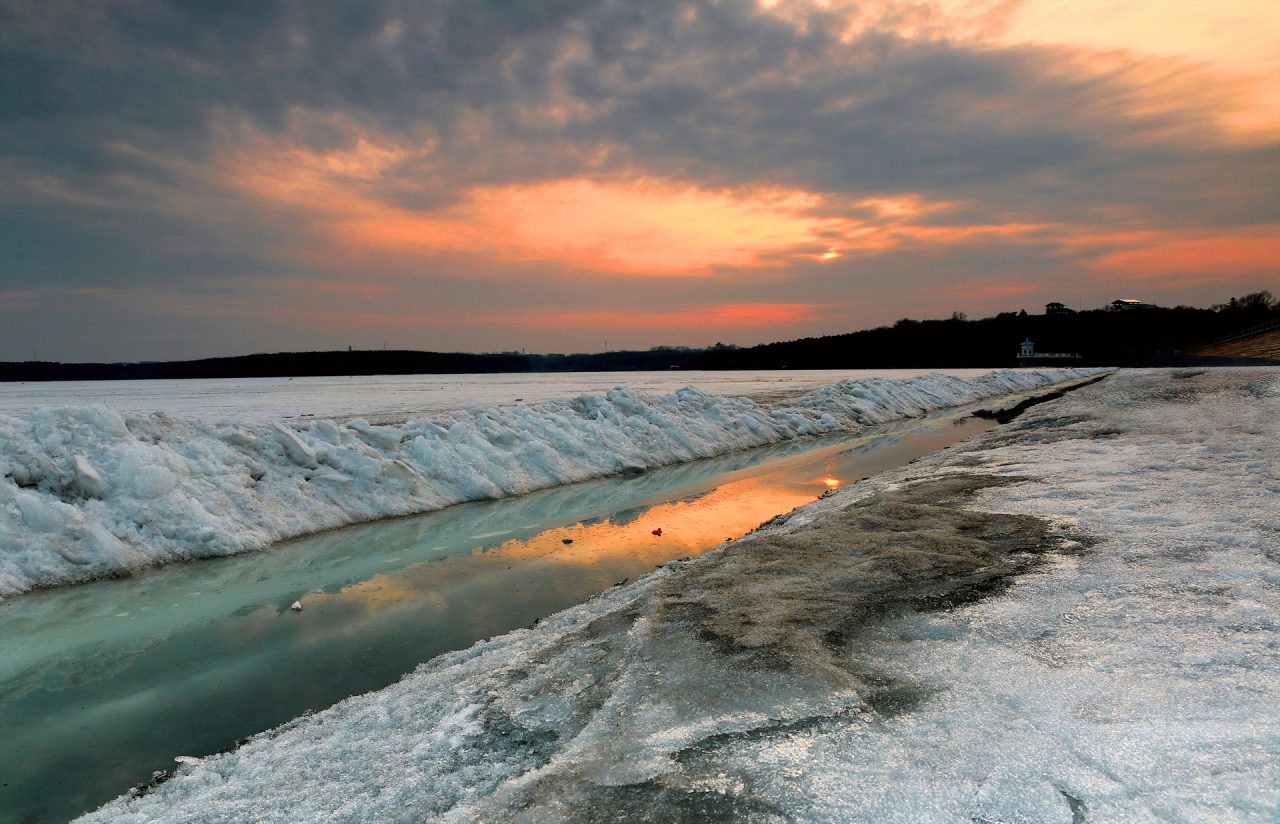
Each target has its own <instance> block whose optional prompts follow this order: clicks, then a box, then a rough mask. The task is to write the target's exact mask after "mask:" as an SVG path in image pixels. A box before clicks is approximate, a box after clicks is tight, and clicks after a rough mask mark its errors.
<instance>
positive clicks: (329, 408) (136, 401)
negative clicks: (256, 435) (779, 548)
mask: <svg viewBox="0 0 1280 824" xmlns="http://www.w3.org/2000/svg"><path fill="white" fill-rule="evenodd" d="M938 371H940V372H942V373H943V374H947V375H956V376H958V377H963V378H972V377H977V376H979V375H983V374H986V373H988V372H989V371H990V370H989V369H945V370H931V369H832V370H822V369H812V370H795V371H792V370H782V371H776V370H752V371H741V372H697V371H690V372H681V371H674V372H553V373H509V374H498V375H372V376H361V377H321V378H227V379H210V380H173V381H47V382H32V383H25V382H24V383H0V413H5V414H9V415H20V414H23V413H26V412H30V411H31V410H33V409H35V408H36V407H38V406H65V405H79V404H90V403H105V404H107V405H108V406H112V407H114V408H115V409H117V410H119V411H121V412H137V413H144V414H146V413H151V412H156V411H161V412H165V413H166V414H168V415H172V416H182V417H195V418H201V419H203V420H207V421H213V422H215V423H221V422H229V421H238V422H260V421H268V420H274V419H285V418H298V417H304V416H306V417H310V416H314V417H317V418H333V419H345V418H352V417H363V418H367V419H368V420H369V421H370V422H372V423H375V424H385V423H398V422H400V421H404V420H407V419H409V418H410V417H415V416H422V415H430V414H434V413H442V412H449V411H452V410H454V409H462V408H465V407H466V406H467V405H468V404H472V403H475V404H479V405H481V406H486V407H490V406H496V407H503V406H511V405H512V404H514V403H515V402H516V401H518V400H522V401H524V402H526V403H537V402H538V401H546V400H551V399H553V398H563V397H566V396H572V395H576V394H577V393H579V392H602V391H604V390H607V389H612V388H613V387H615V386H618V385H620V384H621V385H624V386H628V387H630V388H632V389H637V390H640V391H643V392H661V393H667V392H672V391H674V390H676V389H679V388H681V387H684V386H696V387H698V388H699V389H702V390H704V391H707V392H710V393H712V394H715V395H728V396H743V397H749V398H751V399H753V400H755V401H756V402H757V403H762V404H764V403H771V402H773V401H776V400H781V399H783V398H788V397H792V396H794V395H800V394H803V393H805V392H809V391H811V390H813V389H816V388H818V387H820V386H825V385H826V384H830V383H836V382H837V381H842V380H851V379H857V378H865V377H888V378H898V379H904V378H911V377H915V376H916V375H924V374H928V373H929V372H938Z"/></svg>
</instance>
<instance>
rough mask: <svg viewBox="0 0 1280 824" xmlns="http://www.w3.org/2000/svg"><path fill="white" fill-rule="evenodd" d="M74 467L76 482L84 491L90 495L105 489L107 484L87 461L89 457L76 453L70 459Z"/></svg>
mask: <svg viewBox="0 0 1280 824" xmlns="http://www.w3.org/2000/svg"><path fill="white" fill-rule="evenodd" d="M71 462H72V463H73V464H75V468H76V483H78V484H79V485H80V488H81V489H83V490H84V491H85V492H86V493H88V494H90V495H101V494H102V493H103V492H106V491H107V484H106V482H105V481H103V480H102V476H101V475H99V474H98V470H96V469H94V468H93V464H91V463H89V459H88V458H86V457H85V456H83V455H76V456H75V457H74V458H72V459H71Z"/></svg>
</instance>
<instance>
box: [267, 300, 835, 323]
mask: <svg viewBox="0 0 1280 824" xmlns="http://www.w3.org/2000/svg"><path fill="white" fill-rule="evenodd" d="M818 308H820V307H819V306H818V305H817V304H811V303H727V304H720V305H716V306H699V307H694V308H689V309H679V310H674V311H670V312H653V311H622V310H612V309H605V310H598V309H583V310H581V311H554V312H547V311H535V312H520V313H515V312H512V313H508V314H501V315H495V314H476V315H465V316H463V315H459V316H441V315H433V314H430V313H427V312H387V313H378V312H341V311H337V312H335V311H318V310H309V309H298V308H295V307H291V306H288V307H278V308H275V309H273V310H272V311H273V312H274V313H275V314H276V315H278V316H282V317H290V318H298V319H301V320H306V321H308V322H312V323H324V324H327V325H331V326H340V327H346V328H393V327H398V328H406V327H407V328H413V327H423V326H468V325H486V326H491V327H496V326H502V327H509V328H525V329H538V328H543V329H547V328H571V329H738V328H743V327H761V326H780V325H783V324H788V323H797V322H801V321H809V320H814V319H816V318H817V314H816V310H817V309H818Z"/></svg>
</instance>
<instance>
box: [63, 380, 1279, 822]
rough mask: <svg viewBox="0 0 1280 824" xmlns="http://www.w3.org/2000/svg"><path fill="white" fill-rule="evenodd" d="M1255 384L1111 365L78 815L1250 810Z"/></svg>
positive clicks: (1262, 476)
mask: <svg viewBox="0 0 1280 824" xmlns="http://www.w3.org/2000/svg"><path fill="white" fill-rule="evenodd" d="M1278 410H1280V373H1277V371H1276V370H1256V369H1254V370H1233V369H1222V370H1213V371H1196V370H1163V371H1159V372H1143V373H1135V372H1121V373H1118V374H1117V375H1115V376H1113V377H1112V378H1111V379H1109V380H1107V381H1104V382H1102V383H1100V384H1095V385H1094V386H1092V387H1087V388H1085V389H1083V390H1081V391H1079V392H1076V393H1073V394H1072V395H1069V396H1066V397H1064V398H1061V399H1058V400H1057V401H1053V402H1050V403H1045V404H1041V405H1038V406H1035V407H1033V408H1032V409H1029V410H1028V411H1027V412H1026V413H1024V415H1023V416H1022V417H1021V418H1019V419H1017V421H1015V422H1013V423H1011V424H1008V425H1006V426H1002V427H999V428H997V429H994V430H991V431H990V432H988V433H985V434H984V435H982V436H979V437H978V438H977V439H975V441H973V442H965V443H964V444H960V445H958V446H957V447H952V448H950V449H947V450H944V451H942V452H940V453H935V454H934V455H932V456H930V457H928V458H926V459H924V460H922V461H920V462H918V463H915V464H912V465H910V466H908V467H904V468H902V469H900V470H893V471H890V472H888V473H885V474H883V475H879V476H875V477H874V478H871V479H868V480H866V481H863V482H861V483H859V484H856V485H853V486H850V487H847V488H846V489H843V490H841V491H839V492H837V493H836V494H834V495H831V496H828V497H825V498H823V499H821V500H819V501H817V502H815V503H813V504H810V505H808V506H805V507H802V508H800V509H798V510H795V511H794V512H793V513H792V514H791V515H790V516H789V517H787V518H785V519H775V520H774V521H773V522H771V523H770V524H768V525H766V526H764V528H762V529H760V530H759V531H757V532H755V533H753V534H752V535H750V536H748V537H746V538H744V539H741V540H739V541H735V542H734V543H732V544H729V545H727V546H724V547H721V548H718V549H716V550H712V551H711V552H709V553H707V554H705V555H703V556H700V557H699V558H697V559H694V560H691V561H688V562H684V563H680V562H673V563H670V564H666V565H664V567H663V568H662V569H661V570H659V571H657V572H656V573H654V574H652V575H650V576H647V577H645V578H643V579H641V580H640V581H637V582H635V583H633V584H630V585H628V586H626V587H621V588H616V589H614V590H610V591H608V592H606V593H604V594H602V595H600V596H598V597H597V598H595V599H593V600H592V601H590V602H588V603H587V604H584V605H582V606H580V607H575V608H573V609H570V610H567V611H565V612H563V613H559V614H557V615H555V616H552V617H551V618H550V619H547V620H545V621H543V622H541V623H539V624H538V625H537V627H536V628H534V629H532V630H519V631H516V632H513V633H510V634H508V635H506V636H502V637H499V638H495V639H491V640H490V641H488V642H481V643H479V644H477V645H475V646H474V647H472V648H470V649H468V650H464V651H461V652H458V653H451V654H448V655H445V656H441V657H439V658H437V659H433V660H432V661H430V662H428V663H426V664H424V665H422V666H421V667H419V668H418V669H417V670H416V671H415V672H414V673H413V674H411V675H409V676H406V678H405V679H403V680H402V681H400V682H399V683H397V684H395V685H393V686H392V687H389V688H387V689H385V690H382V691H379V692H377V693H371V694H369V695H365V696H359V697H356V698H353V699H349V700H348V701H345V702H343V703H341V704H339V705H337V706H335V707H333V708H331V709H329V710H326V711H324V712H321V713H318V714H316V715H314V716H308V717H304V718H300V719H297V720H295V721H294V722H291V723H290V724H287V725H285V726H283V727H281V728H278V729H276V730H273V731H270V732H267V733H263V734H261V735H259V736H255V737H254V738H253V739H252V740H251V741H250V742H249V743H247V744H246V745H245V746H243V747H241V748H240V749H238V750H236V751H234V752H231V753H227V754H224V755H219V756H214V757H210V758H206V759H199V760H196V759H189V760H187V763H184V764H183V765H181V766H180V767H179V769H178V771H177V775H176V776H175V777H174V778H172V779H171V780H168V781H166V782H164V783H162V784H159V785H157V786H155V787H153V788H151V789H150V790H149V791H147V792H146V793H145V794H136V793H135V794H134V795H135V797H133V798H128V797H126V798H122V799H119V800H117V801H115V802H113V803H112V804H110V805H108V806H107V807H105V808H103V810H101V811H99V812H98V813H95V814H91V815H90V816H87V817H86V818H85V819H83V820H85V821H105V820H113V821H142V820H148V821H165V820H174V821H176V820H184V821H187V820H199V821H223V820H228V821H229V820H233V819H234V818H235V816H236V815H240V814H251V815H252V816H253V817H256V818H257V819H258V820H281V821H283V820H286V819H289V818H294V819H296V817H297V816H303V817H312V818H319V817H325V816H334V815H336V816H338V817H340V818H343V819H344V820H421V819H423V818H430V819H432V820H441V821H472V820H485V821H538V820H567V821H588V820H599V815H601V814H603V812H602V811H607V812H608V813H609V814H610V815H611V816H612V817H613V818H612V819H611V820H620V821H621V820H648V819H649V818H652V817H653V816H655V815H656V816H658V818H665V819H666V820H681V819H689V818H697V817H699V816H702V817H706V816H718V817H722V818H723V817H729V818H734V819H742V820H760V821H772V820H788V819H798V820H807V821H835V820H843V821H912V820H914V821H918V820H922V819H927V820H936V821H970V820H973V819H975V818H981V819H983V820H1009V819H1010V818H1013V819H1024V818H1030V819H1034V820H1058V819H1061V820H1072V819H1076V820H1078V816H1080V815H1087V816H1088V819H1087V820H1092V819H1094V818H1095V817H1097V820H1109V821H1136V820H1145V819H1146V817H1149V816H1150V815H1152V814H1153V813H1154V811H1156V810H1163V811H1165V814H1166V815H1172V816H1174V817H1178V816H1181V817H1196V816H1200V817H1203V816H1212V817H1214V818H1215V820H1230V821H1252V820H1263V817H1265V816H1266V815H1267V812H1266V811H1267V810H1272V811H1274V809H1275V803H1276V800H1277V799H1276V791H1275V778H1276V772H1277V769H1276V764H1277V763H1278V762H1280V759H1278V758H1277V756H1278V755H1280V753H1278V752H1277V751H1276V746H1275V741H1276V740H1277V733H1278V732H1280V723H1278V722H1277V721H1276V719H1275V718H1274V712H1273V707H1272V706H1271V699H1270V698H1269V696H1272V695H1274V694H1276V693H1277V692H1278V691H1280V663H1278V662H1277V661H1276V660H1275V657H1274V655H1273V654H1269V653H1268V652H1267V650H1269V649H1274V646H1275V643H1276V641H1277V638H1278V637H1280V624H1278V623H1277V622H1276V620H1275V618H1274V616H1275V615H1276V614H1280V586H1277V581H1276V580H1275V572H1274V564H1275V544H1274V531H1273V530H1274V517H1273V514H1271V515H1268V512H1270V511H1271V510H1270V509H1269V504H1272V503H1274V500H1275V498H1274V496H1275V494H1277V493H1280V478H1277V477H1276V476H1275V467H1276V466H1280V454H1277V453H1278V452H1280V447H1277V445H1276V444H1275V442H1274V437H1273V435H1274V421H1275V420H1276V419H1277V417H1276V416H1277V412H1278ZM1269 523H1270V524H1271V528H1270V531H1269V529H1268V524H1269ZM339 775H341V778H340V779H339V778H338V776H339ZM250 811H252V812H251V813H250ZM655 820H656V819H655Z"/></svg>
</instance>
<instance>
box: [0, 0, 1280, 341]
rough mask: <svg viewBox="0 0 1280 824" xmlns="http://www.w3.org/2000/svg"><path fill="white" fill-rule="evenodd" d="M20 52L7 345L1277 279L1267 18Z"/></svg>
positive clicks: (70, 37) (907, 13)
mask: <svg viewBox="0 0 1280 824" xmlns="http://www.w3.org/2000/svg"><path fill="white" fill-rule="evenodd" d="M0 61H2V62H0V80H2V82H3V87H2V89H0V360H25V359H28V358H31V357H32V356H33V354H34V355H35V356H37V357H39V358H40V359H44V360H64V361H77V360H93V361H122V360H168V359H176V358H190V357H205V356H215V355H236V354H247V353H251V352H263V351H280V350H311V349H335V348H345V347H347V346H348V345H351V346H354V347H355V348H357V349H360V348H381V347H382V346H384V345H386V346H388V347H391V348H412V349H433V350H462V351H499V350H511V349H521V348H526V349H527V350H528V351H530V352H580V351H582V352H594V351H600V350H602V349H604V348H605V342H606V341H608V348H610V349H622V348H648V347H650V346H655V345H659V344H681V345H689V346H705V345H708V344H711V343H714V342H716V341H724V342H726V343H737V344H740V345H752V344H756V343H759V342H762V341H774V340H786V339H791V338H796V337H803V336H812V335H821V334H831V333H840V332H847V331H851V330H855V329H860V328H866V327H869V326H876V325H880V324H885V323H892V322H893V321H894V320H896V319H898V318H901V317H913V318H924V317H935V318H936V317H943V316H949V315H950V313H951V312H952V311H955V310H958V311H964V312H967V313H968V314H969V315H970V316H972V317H981V316H985V315H989V314H994V313H996V312H999V311H1005V310H1018V309H1022V308H1025V309H1027V310H1028V311H1030V312H1042V311H1043V304H1044V303H1045V302H1047V301H1051V300H1058V301H1062V302H1064V303H1067V304H1068V305H1070V306H1072V307H1083V308H1086V309H1087V308H1094V307H1097V306H1100V305H1102V304H1103V303H1104V302H1105V301H1108V300H1112V299H1115V298H1118V297H1126V298H1127V297H1133V298H1139V299H1143V300H1147V301H1152V302H1156V303H1159V304H1161V305H1177V304H1183V303H1185V304H1190V305H1197V306H1207V305H1208V304H1210V303H1214V302H1221V301H1223V300H1225V299H1227V298H1228V297H1230V296H1232V295H1239V294H1243V293H1246V292H1250V291H1256V290H1258V289H1264V288H1265V289H1270V290H1272V291H1273V292H1280V288H1278V287H1280V0H1212V1H1211V2H1196V1H1192V0H1187V1H1184V0H1157V1H1156V2H1139V0H1032V1H1031V2H1016V0H1014V1H1013V2H962V0H948V1H947V2H844V1H843V0H830V2H817V1H815V0H797V1H796V2H792V1H791V0H778V2H771V1H769V0H760V1H759V2H755V0H752V1H751V2H748V0H741V2H738V1H736V0H732V1H729V2H675V0H670V2H668V1H667V0H662V1H661V2H648V3H645V2H632V1H631V0H627V1H626V2H621V1H619V2H598V1H597V0H531V2H525V3H521V2H496V0H493V1H492V2H486V1H485V0H458V2H352V3H339V2H308V1H305V0H304V1H302V2H296V3H290V2H282V3H270V2H259V0H244V2H233V1H232V0H219V2H205V3H193V2H185V3H166V2H159V1H158V0H150V1H144V2H95V3H86V4H78V3H73V2H46V3H37V2H26V1H24V0H19V2H3V3H0Z"/></svg>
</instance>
